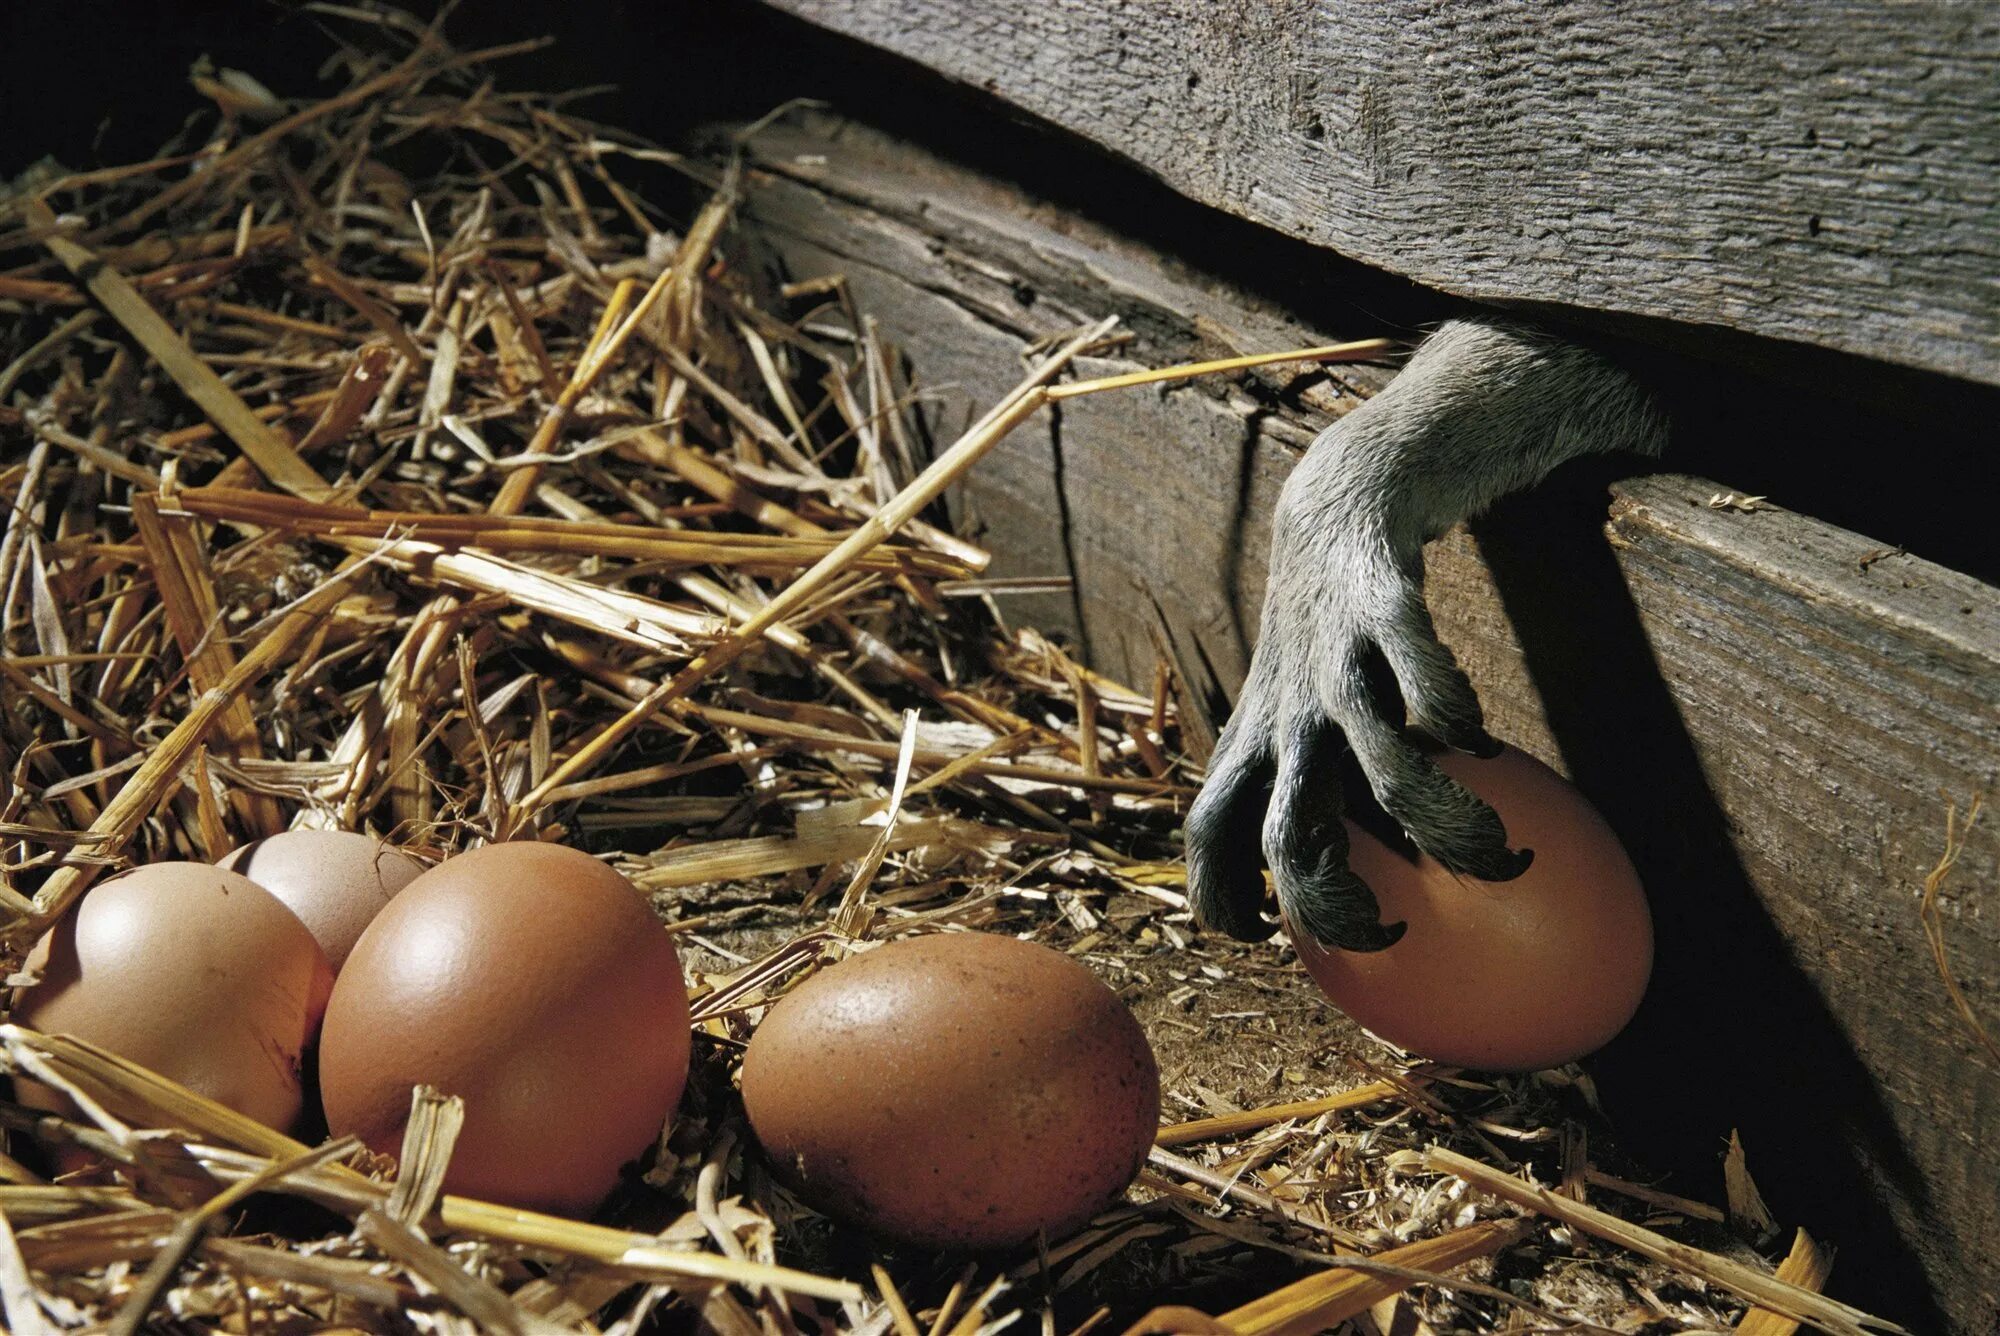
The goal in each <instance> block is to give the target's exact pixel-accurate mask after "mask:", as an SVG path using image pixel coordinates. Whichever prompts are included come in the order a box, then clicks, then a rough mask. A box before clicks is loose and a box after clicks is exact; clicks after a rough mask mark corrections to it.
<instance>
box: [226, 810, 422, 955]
mask: <svg viewBox="0 0 2000 1336" xmlns="http://www.w3.org/2000/svg"><path fill="white" fill-rule="evenodd" d="M215 865H216V866H217V867H226V868H228V869H229V870H230V871H232V872H241V873H242V874H243V875H244V876H246V877H248V878H250V880H252V881H254V882H256V883H257V884H258V885H259V886H262V887H263V888H264V889H265V890H267V891H269V892H270V893H271V894H272V895H275V896H277V897H278V899H280V900H281V901H283V902H284V904H285V906H286V907H287V908H288V909H290V910H291V911H292V912H293V913H294V914H297V915H298V916H299V918H300V920H301V921H303V922H304V923H305V925H306V927H307V928H308V929H309V930H310V931H311V932H312V935H313V936H314V938H316V939H317V940H318V942H319V945H320V949H321V950H323V951H325V952H326V958H327V959H328V960H330V961H332V962H333V968H334V970H335V971H336V972H338V971H339V969H340V968H341V966H342V965H344V964H346V963H347V956H348V953H349V952H350V951H352V950H353V949H354V943H355V942H357V941H358V940H360V937H361V933H362V930H363V929H365V928H366V927H367V926H368V925H369V924H370V923H372V922H373V921H374V919H375V916H376V915H377V914H379V913H381V912H382V907H383V906H384V905H386V904H388V903H389V900H390V898H391V897H392V896H394V895H395V894H396V892H398V891H400V890H402V889H403V888H404V887H405V886H407V885H409V884H410V883H411V882H412V881H415V880H416V879H417V877H418V875H419V874H421V873H422V872H423V870H424V865H423V864H422V863H419V862H418V861H417V860H416V859H414V858H412V857H410V856H409V855H408V854H406V853H404V852H403V851H402V850H401V849H398V848H396V846H394V845H393V844H385V843H384V842H383V841H381V840H378V839H376V838H375V837H374V836H372V835H361V834H357V833H356V832H354V831H351V830H288V831H286V832H284V833H283V834H282V835H272V836H268V837H266V838H265V839H261V840H257V841H254V842H252V843H250V844H246V845H244V846H243V847H242V848H240V849H232V850H231V851H230V852H228V853H226V854H224V855H223V856H222V857H221V858H218V859H217V860H216V862H215Z"/></svg>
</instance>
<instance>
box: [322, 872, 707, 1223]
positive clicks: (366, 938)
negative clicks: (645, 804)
mask: <svg viewBox="0 0 2000 1336" xmlns="http://www.w3.org/2000/svg"><path fill="white" fill-rule="evenodd" d="M688 1051H689V1034H688V1004H687V989H686V985H685V983H684V982H683V981H682V978H681V965H680V959H679V956H678V955H677V954H676V953H675V951H674V946H673V940H672V938H671V937H669V936H668V934H667V931H666V929H665V927H663V926H662V925H661V923H660V922H659V920H658V919H656V918H655V917H654V916H653V912H652V910H651V909H650V908H649V907H648V906H647V904H646V902H645V900H644V899H643V898H641V896H640V894H639V892H638V891H637V890H636V889H634V887H633V886H632V883H630V882H629V881H627V880H625V878H624V877H622V876H620V875H619V874H618V873H617V872H616V871H615V870H614V869H612V868H609V867H606V866H605V865H604V864H603V863H600V862H598V861H597V860H596V859H595V858H592V857H590V856H589V855H588V854H585V853H582V852H580V851H578V850H575V849H566V848H563V847H561V846H559V845H553V844H535V843H516V844H494V845H488V846H487V847H485V848H483V849H476V850H473V851H472V852H471V853H465V854H460V855H458V856H457V857H456V858H448V859H446V860H445V861H444V862H442V863H440V864H438V865H437V866H436V867H434V868H432V869H430V870H429V871H428V872H425V873H424V874H423V875H422V876H420V877H418V878H417V879H416V880H415V881H413V882H411V883H410V884H409V885H408V886H406V887H404V888H403V890H402V891H401V892H400V893H399V894H398V895H397V896H396V898H395V899H394V900H391V901H390V902H389V904H388V906H387V907H386V908H385V909H383V911H382V912H381V913H380V914H378V915H377V916H376V918H375V921H374V922H373V923H371V924H369V925H368V928H367V930H366V931H365V932H363V933H362V934H361V940H360V941H358V942H356V943H355V944H354V950H353V952H352V954H350V955H349V956H348V958H347V968H346V969H344V970H342V971H341V974H340V981H339V982H338V983H337V984H336V985H335V987H334V990H333V1000H332V1002H331V1003H330V1004H329V1005H328V1007H327V1014H326V1026H325V1029H324V1031H323V1032H322V1034H321V1037H320V1052H319V1073H320V1096H321V1099H322V1101H323V1102H324V1104H325V1106H326V1120H327V1125H328V1127H329V1128H330V1129H331V1130H332V1131H333V1133H334V1134H335V1135H341V1134H343V1133H348V1132H352V1133H356V1134H358V1135H359V1136H360V1137H361V1138H362V1139H363V1140H365V1141H366V1142H367V1143H368V1144H369V1146H371V1147H372V1148H374V1149H375V1150H377V1151H380V1152H382V1153H384V1154H388V1155H394V1154H396V1153H398V1152H399V1151H400V1149H401V1146H402V1138H403V1126H404V1123H405V1122H406V1121H407V1119H408V1117H409V1111H410V1091H411V1089H412V1087H414V1086H417V1085H419V1084H427V1085H432V1086H435V1087H437V1088H438V1089H439V1090H441V1091H443V1092H444V1093H446V1094H448V1095H458V1096H460V1097H462V1098H463V1099H464V1100H465V1126H464V1128H463V1130H462V1131H461V1132H460V1134H459V1138H458V1145H457V1150H456V1152H455V1153H454V1154H453V1156H452V1160H451V1167H450V1170H449V1172H448V1173H447V1174H446V1177H445V1187H446V1189H447V1190H449V1191H451V1192H455V1193H460V1194H463V1195H465V1196H469V1197H477V1198H481V1199H485V1200H489V1201H495V1202H503V1203H506V1204H509V1205H515V1206H526V1207H532V1208H534V1209H537V1210H547V1211H559V1212H565V1213H577V1214H580V1213H583V1212H587V1211H589V1210H590V1209H591V1208H592V1207H594V1206H596V1205H597V1203H598V1202H599V1201H601V1200H602V1199H603V1198H604V1196H605V1194H606V1193H608V1192H610V1191H611V1189H612V1188H613V1187H614V1186H616V1184H617V1182H618V1173H619V1169H620V1167H621V1166H622V1165H624V1164H626V1163H627V1162H628V1161H631V1160H634V1159H637V1158H638V1157H639V1156H640V1155H642V1154H644V1153H645V1152H646V1150H647V1149H648V1148H649V1147H650V1146H651V1145H652V1144H653V1141H654V1139H655V1138H656V1137H657V1136H658V1135H659V1132H660V1129H661V1126H662V1125H663V1124H664V1123H665V1122H666V1120H667V1118H668V1117H669V1116H671V1115H672V1113H673V1110H674V1106H675V1105H676V1104H677V1103H678V1102H679V1101H680V1096H681V1088H682V1086H683V1085H684V1084H685V1083H686V1081H687V1072H688Z"/></svg>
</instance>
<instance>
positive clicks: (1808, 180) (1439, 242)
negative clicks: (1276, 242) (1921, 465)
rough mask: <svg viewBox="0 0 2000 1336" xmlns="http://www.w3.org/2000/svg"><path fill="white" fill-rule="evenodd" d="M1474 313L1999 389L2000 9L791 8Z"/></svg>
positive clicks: (1833, 5) (1795, 5)
mask: <svg viewBox="0 0 2000 1336" xmlns="http://www.w3.org/2000/svg"><path fill="white" fill-rule="evenodd" d="M766 3H769V4H771V5H773V6H774V7H776V8H778V9H781V10H784V11H787V12H789V13H792V14H795V15H798V16H800V17H803V18H805V19H807V20H810V21H811V22H813V23H816V24H820V25H822V26H824V27H827V28H830V29H833V30H835V31H838V32H841V33H844V34H847V35H848V36H851V37H854V38H858V39H859V40H861V41H863V42H867V43H870V44H872V45H874V46H878V47H881V48H883V49H885V50H888V51H892V52H895V53H897V54H899V55H902V56H905V57H908V58H909V59H911V60H913V61H915V62H917V63H918V64H920V65H923V66H926V67H928V68H929V69H932V70H935V71H937V72H938V73H940V74H943V75H945V76H946V77H948V78H950V79H953V80H956V81H959V82H961V83H965V84H968V85H971V86H973V87H976V88H979V89H981V90H983V91H985V92H987V93H990V94H992V95H994V96H996V97H998V98H1002V99H1005V100H1006V101H1008V102H1010V103H1012V104H1014V105H1015V106H1017V107H1020V108H1022V109H1024V110H1026V111H1028V112H1031V113H1033V114H1034V115H1036V116H1038V117H1041V118H1042V119H1044V120H1046V121H1048V122H1049V123H1051V124H1053V125H1055V126H1058V127H1060V128H1062V129H1064V130H1067V131H1070V132H1073V133H1074V134H1076V135H1078V136H1081V137H1082V138H1083V139H1085V140H1088V141H1090V142H1092V143H1094V144H1097V145H1099V146H1101V147H1102V148H1104V149H1105V150H1107V151H1108V152H1110V153H1112V154H1114V155H1116V156H1118V157H1120V158H1124V159H1127V160H1129V161H1132V162H1135V163H1137V164H1139V165H1140V166H1141V167H1143V168H1145V169H1146V170H1147V171H1148V172H1151V173H1152V174H1154V175H1156V176H1158V177H1159V178H1160V179H1161V180H1163V181H1165V182H1166V183H1167V184H1168V185H1170V186H1172V187H1173V188H1174V189H1176V190H1178V191H1179V192H1181V193H1182V194H1184V195H1187V196H1189V197H1191V198H1193V199H1197V200H1200V201H1202V202H1203V203H1206V204H1211V205H1214V206H1216V207H1218V208H1222V209H1226V210H1228V211H1229V212H1231V213H1234V214H1237V215H1239V216H1241V217H1244V218H1249V219H1252V220H1254V221H1256V222H1259V223H1263V224H1266V225H1268V226H1271V227H1274V228H1277V229H1278V230H1280V231H1282V232H1286V233H1288V234H1290V235H1293V236H1296V237H1302V238H1304V239H1306V240H1308V241H1311V242H1313V243H1315V244H1318V245H1323V246H1327V247H1330V248H1332V249H1333V250H1336V251H1338V252H1340V253H1341V254H1343V255H1347V256H1351V257H1353V258H1356V259H1360V260H1363V261H1366V262H1367V263H1369V264H1373V265H1377V266H1380V267H1382V268H1385V269H1390V270H1393V271H1395V272H1397V273H1400V274H1405V275H1409V276H1410V277H1413V278H1417V279H1420V280H1422V281H1423V282H1426V283H1429V284H1432V285H1434V286H1436V287H1440V288H1443V289H1445V290H1447V291H1450V292H1455V293H1459V294H1462V295H1465V296H1470V297H1477V298H1481V299H1486V300H1492V301H1505V302H1529V303H1549V304H1556V305H1561V306H1565V307H1580V308H1588V309H1592V310H1600V311H1614V312H1621V313H1626V314H1633V315H1643V316H1651V317H1661V318H1665V319H1667V320H1672V321H1680V322H1688V323H1693V324H1698V325H1723V326H1728V327H1731V328H1734V329H1739V330H1743V331H1747V332H1750V333H1755V334H1761V335H1766V336H1769V337H1772V338H1777V339H1785V340H1792V341H1797V342H1803V343H1809V344H1816V345H1819V346H1822V347H1827V348H1836V349H1841V350H1844V351H1847V352H1853V353H1860V354H1863V355H1865V356H1868V357H1872V358H1879V359H1884V360H1888V361H1894V362H1899V363H1902V364H1905V365H1909V366H1916V367H1923V368H1926V369H1929V370H1933V371H1941V372H1945V373H1948V374H1951V375H1955V376H1962V377H1966V378H1969V379H1973V380H1978V381H1984V382H1986V383H1989V384H1994V383H2000V293H1996V289H1995V286H1994V275H1995V274H1996V273H2000V187H1997V186H1996V176H1995V171H1994V164H1995V163H1996V162H2000V14H1996V12H1995V11H1994V10H1993V8H1992V7H1991V6H1979V5H1942V4H1924V5H1892V6H1884V5H1880V4H1874V3H1869V0H1777V2H1774V3H1767V4H1754V5H1751V4H1745V5H1702V4H1693V3H1687V4H1681V5H1675V6H1671V7H1666V8H1663V7H1661V6H1658V5H1627V4H1618V3H1615V2H1614V0H1583V2H1582V3H1574V4H1565V5H1562V6H1560V7H1550V6H1547V5H1542V4H1533V3H1528V2H1527V0H1472V2H1469V3H1468V2H1467V0H1392V2H1390V3H1380V2H1379V0H1313V2H1310V3H1309V2H1308V0H1279V2H1278V3H1272V2H1271V0H1225V2H1223V3H1218V2H1217V0H1154V2H1153V3H1149V4H1145V5H1138V6H1130V5H1117V4H1105V3H1103V0H766Z"/></svg>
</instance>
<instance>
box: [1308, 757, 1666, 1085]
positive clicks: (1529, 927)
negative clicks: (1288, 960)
mask: <svg viewBox="0 0 2000 1336" xmlns="http://www.w3.org/2000/svg"><path fill="white" fill-rule="evenodd" d="M1438 763H1439V764H1440V765H1441V766H1443V767H1444V769H1445V772H1446V773H1447V774H1449V775H1451V777H1452V778H1454V779H1456V780H1457V781H1458V782H1459V783H1461V784H1463V785H1465V786H1466V787H1467V788H1469V789H1471V790H1472V791H1473V792H1474V793H1476V794H1478V795H1479V796H1480V797H1481V798H1484V799H1485V800H1486V801H1487V802H1488V803H1490V804H1492V806H1493V809H1494V810H1495V811H1496V812H1498V813H1499V814H1500V819H1501V820H1502V821H1503V822H1504V823H1506V826H1507V837H1508V840H1509V842H1510V843H1512V844H1513V846H1514V847H1516V848H1521V847H1523V846H1525V847H1527V848H1530V849H1533V850H1534V851H1535V861H1534V863H1533V865H1532V866H1531V867H1530V868H1529V869H1528V870H1527V871H1526V872H1525V873H1523V874H1522V875H1521V876H1519V877H1517V878H1515V879H1514V880H1513V881H1507V882H1487V881H1480V880H1478V879H1476V878H1473V877H1460V876H1456V875H1454V874H1453V873H1451V872H1448V871H1446V870H1445V869H1444V868H1443V867H1441V866H1440V865H1439V864H1438V863H1436V862H1435V861H1433V860H1432V859H1429V858H1426V857H1422V856H1418V857H1417V858H1415V859H1414V860H1412V859H1411V858H1408V857H1406V856H1404V855H1403V854H1402V853H1400V852H1398V851H1396V850H1394V849H1391V848H1390V847H1389V846H1388V845H1385V844H1384V843H1382V842H1381V841H1380V840H1377V839H1375V838H1374V837H1373V836H1371V835H1368V834H1365V833H1364V832H1362V831H1361V830H1360V829H1358V828H1357V827H1355V826H1354V825H1352V824H1351V823H1350V824H1349V825H1348V828H1347V833H1348V836H1349V837H1350V838H1351V839H1352V840H1353V849H1352V851H1351V853H1350V855H1349V859H1348V862H1349V865H1350V866H1351V867H1353V869H1354V871H1355V872H1356V873H1357V874H1358V875H1359V876H1360V877H1361V878H1362V880H1364V881H1366V882H1367V883H1368V884H1369V886H1371V887H1373V888H1374V891H1375V894H1376V896H1377V898H1379V899H1380V900H1381V902H1382V917H1383V919H1384V920H1385V921H1387V922H1394V921H1396V920H1398V919H1400V920H1403V921H1404V922H1406V923H1408V925H1409V930H1408V931H1407V932H1406V933H1405V934H1404V935H1403V938H1402V940H1401V941H1399V942H1397V943H1396V944H1395V945H1394V946H1392V947H1390V948H1389V949H1388V950H1386V951H1379V952H1371V953H1356V952H1351V951H1339V950H1332V949H1329V948H1323V947H1321V946H1320V945H1319V944H1318V943H1316V942H1313V941H1312V940H1311V939H1309V938H1307V937H1305V936H1304V935H1303V934H1300V933H1293V934H1292V942H1293V945H1294V946H1295V947H1297V948H1298V952H1299V958H1300V960H1301V961H1303V962H1304V964H1305V967H1306V969H1307V970H1308V971H1309V972H1310V973H1311V974H1312V976H1313V978H1314V979H1316V980H1317V981H1318V982H1319V985H1320V987H1321V988H1323V989H1325V990H1326V994H1327V996H1328V997H1330V998H1332V999H1333V1001H1334V1004H1335V1005H1336V1006H1338V1007H1339V1008H1340V1009H1341V1010H1342V1011H1344V1012H1346V1013H1347V1014H1348V1015H1349V1016H1352V1017H1353V1018H1354V1019H1355V1020H1356V1021H1358V1022H1360V1023H1361V1024H1362V1025H1364V1026H1366V1027H1367V1028H1368V1029H1370V1030H1372V1031H1374V1032H1375V1033H1376V1034H1378V1035H1380V1036H1381V1037H1382V1038H1384V1039H1387V1040H1388V1041H1389V1042H1391V1043H1393V1044H1396V1045H1398V1046H1399V1047H1402V1048H1405V1049H1408V1050H1409V1051H1411V1052H1412V1053H1416V1054H1419V1055H1421V1056H1423V1057H1426V1058H1432V1059H1435V1060H1437V1061H1440V1062H1449V1063H1453V1064H1456V1065H1458V1066H1463V1067H1476V1068H1481V1069H1483V1070H1487V1071H1533V1070H1536V1069H1539V1068H1542V1067H1553V1066H1556V1065H1558V1064H1560V1063H1564V1062H1569V1061H1572V1060H1574V1059H1576V1058H1580V1057H1582V1056H1583V1055H1584V1054H1586V1053H1590V1052H1592V1051H1593V1050H1595V1049H1598V1048H1600V1047H1602V1046H1603V1045H1604V1044H1605V1043H1607V1042H1609V1041H1610V1039H1611V1038H1612V1036H1614V1035H1616V1034H1617V1033H1618V1032H1619V1031H1620V1030H1622V1029H1623V1028H1624V1027H1625V1023H1626V1022H1627V1021H1629V1020H1630V1019H1631V1018H1632V1013H1633V1012H1634V1011H1636V1010H1638V1007H1639V999H1640V997H1641V996H1642V995H1643V994H1644V993H1645V991H1646V980H1647V978H1648V976H1649V975H1650V974H1651V972H1652V967H1653V921H1652V918H1651V916H1650V915H1649V914H1648V912H1647V909H1646V896H1645V892H1644V891H1643V890H1642V889H1641V888H1640V886H1639V878H1638V874H1637V873H1635V872H1634V871H1633V870H1632V861H1631V859H1630V858H1628V857H1626V854H1625V850H1624V848H1623V847H1622V846H1621V845H1620V844H1619V843H1618V837H1617V836H1615V835H1613V834H1612V833H1611V828H1610V827H1609V826H1607V825H1606V824H1605V823H1604V818H1603V817H1601V816H1599V815H1598V814H1597V811H1596V809H1595V808H1593V807H1591V805H1590V804H1589V803H1588V802H1587V801H1586V800H1585V799H1584V797H1583V795H1582V794H1580V793H1578V792H1577V791H1576V790H1575V789H1574V788H1572V787H1571V786H1570V785H1569V784H1568V783H1566V782H1565V781H1564V780H1563V778H1562V777H1561V776H1560V775H1558V774H1556V773H1555V771H1553V770H1551V769H1549V768H1548V767H1547V766H1545V765H1543V764H1542V763H1541V762H1540V761H1537V760H1535V759H1534V758H1533V757H1532V756H1529V755H1527V754H1526V753H1524V752H1520V751H1516V750H1514V749H1513V748H1511V747H1510V748H1508V749H1507V750H1506V751H1505V752H1503V753H1502V754H1501V755H1500V756H1498V757H1496V758H1494V759H1492V760H1480V759H1477V758H1474V757H1470V756H1464V755H1459V754H1452V755H1448V756H1440V757H1439V758H1438Z"/></svg>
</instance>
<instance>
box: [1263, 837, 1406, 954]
mask: <svg viewBox="0 0 2000 1336" xmlns="http://www.w3.org/2000/svg"><path fill="white" fill-rule="evenodd" d="M1345 859H1346V854H1345V851H1343V852H1342V853H1340V854H1338V855H1334V856H1332V857H1328V858H1323V859H1322V860H1321V861H1320V865H1319V866H1318V867H1317V868H1315V869H1314V870H1313V872H1312V873H1311V874H1310V875H1308V876H1294V877H1292V878H1290V879H1288V880H1287V879H1281V880H1280V881H1279V883H1278V901H1279V904H1280V905H1281V906H1282V907H1283V908H1284V911H1285V920H1286V922H1287V923H1289V924H1290V925H1291V928H1292V931H1294V932H1305V933H1310V934H1311V935H1312V936H1313V938H1314V939H1315V940H1316V941H1319V942H1321V943H1322V944H1324V945H1327V946H1337V947H1339V948H1340V949H1341V950H1343V951H1381V950H1384V949H1385V948H1387V947H1391V946H1394V945H1395V944H1396V943H1397V942H1398V941H1399V940H1401V938H1402V936H1403V933H1404V931H1405V930H1406V929H1407V927H1408V926H1409V925H1407V924H1404V923H1384V922H1382V906H1381V904H1380V902H1379V901H1377V900H1376V899H1375V892H1373V891H1371V890H1369V889H1368V883H1367V882H1365V881H1363V880H1361V878H1359V877H1357V876H1355V875H1354V874H1353V873H1352V872H1350V871H1348V870H1347V864H1346V861H1345Z"/></svg>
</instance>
